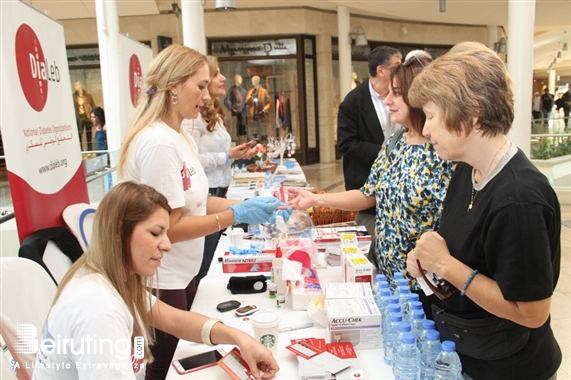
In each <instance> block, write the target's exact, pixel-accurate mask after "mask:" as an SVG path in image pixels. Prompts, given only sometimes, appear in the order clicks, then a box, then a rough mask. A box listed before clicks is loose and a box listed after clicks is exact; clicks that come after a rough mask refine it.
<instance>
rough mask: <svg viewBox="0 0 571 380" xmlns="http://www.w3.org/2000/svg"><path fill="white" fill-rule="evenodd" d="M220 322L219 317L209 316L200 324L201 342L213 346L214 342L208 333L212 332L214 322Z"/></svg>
mask: <svg viewBox="0 0 571 380" xmlns="http://www.w3.org/2000/svg"><path fill="white" fill-rule="evenodd" d="M217 323H222V321H221V320H220V319H216V318H210V319H209V320H207V321H206V322H204V324H203V325H202V328H201V329H200V339H202V343H204V344H206V345H207V346H214V343H212V341H211V340H210V334H211V333H212V327H214V325H215V324H217Z"/></svg>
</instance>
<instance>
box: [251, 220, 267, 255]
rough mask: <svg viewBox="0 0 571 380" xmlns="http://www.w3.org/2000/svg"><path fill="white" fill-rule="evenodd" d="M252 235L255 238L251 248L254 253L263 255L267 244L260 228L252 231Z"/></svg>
mask: <svg viewBox="0 0 571 380" xmlns="http://www.w3.org/2000/svg"><path fill="white" fill-rule="evenodd" d="M252 234H253V236H252V241H251V243H250V247H251V248H252V249H253V250H254V252H256V253H262V252H263V251H264V247H265V246H266V244H265V243H264V238H263V237H262V235H261V234H260V228H259V226H258V228H255V229H253V230H252Z"/></svg>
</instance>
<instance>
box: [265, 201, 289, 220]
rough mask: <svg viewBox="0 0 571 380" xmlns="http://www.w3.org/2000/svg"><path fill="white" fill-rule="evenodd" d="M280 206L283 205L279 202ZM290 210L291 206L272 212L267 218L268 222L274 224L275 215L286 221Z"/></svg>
mask: <svg viewBox="0 0 571 380" xmlns="http://www.w3.org/2000/svg"><path fill="white" fill-rule="evenodd" d="M280 206H283V204H281V205H280ZM292 211H293V209H292V208H291V207H289V208H286V209H285V210H276V211H275V212H274V214H273V215H272V216H271V217H270V218H269V219H268V222H270V223H271V224H276V215H280V216H281V217H282V218H283V220H284V222H285V223H287V221H288V220H289V216H290V215H291V213H292Z"/></svg>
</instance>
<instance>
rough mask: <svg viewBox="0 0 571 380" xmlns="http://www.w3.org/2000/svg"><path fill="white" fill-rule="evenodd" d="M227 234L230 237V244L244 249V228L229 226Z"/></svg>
mask: <svg viewBox="0 0 571 380" xmlns="http://www.w3.org/2000/svg"><path fill="white" fill-rule="evenodd" d="M226 236H228V238H229V239H230V245H231V246H232V247H236V248H238V249H242V241H243V240H244V230H243V229H241V228H228V229H227V230H226Z"/></svg>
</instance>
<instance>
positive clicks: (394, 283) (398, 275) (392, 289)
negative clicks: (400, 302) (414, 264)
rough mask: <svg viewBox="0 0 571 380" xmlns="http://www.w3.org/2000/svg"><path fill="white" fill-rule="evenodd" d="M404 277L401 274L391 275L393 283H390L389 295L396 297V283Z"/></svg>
mask: <svg viewBox="0 0 571 380" xmlns="http://www.w3.org/2000/svg"><path fill="white" fill-rule="evenodd" d="M403 278H404V275H403V274H402V273H401V272H395V273H394V274H393V281H391V282H390V284H389V287H390V289H391V294H392V295H395V296H398V283H397V281H398V280H399V279H403Z"/></svg>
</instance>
